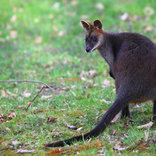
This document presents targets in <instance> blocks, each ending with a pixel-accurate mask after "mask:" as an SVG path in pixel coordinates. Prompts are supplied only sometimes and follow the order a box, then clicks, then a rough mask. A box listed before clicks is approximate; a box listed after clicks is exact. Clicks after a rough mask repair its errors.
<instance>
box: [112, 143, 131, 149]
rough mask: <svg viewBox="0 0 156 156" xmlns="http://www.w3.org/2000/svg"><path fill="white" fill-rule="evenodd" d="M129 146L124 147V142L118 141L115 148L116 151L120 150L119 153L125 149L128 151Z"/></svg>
mask: <svg viewBox="0 0 156 156" xmlns="http://www.w3.org/2000/svg"><path fill="white" fill-rule="evenodd" d="M128 147H129V146H124V145H123V143H122V142H120V141H118V142H117V143H116V144H115V146H114V149H115V150H118V151H123V150H125V149H127V148H128Z"/></svg>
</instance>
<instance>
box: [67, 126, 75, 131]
mask: <svg viewBox="0 0 156 156" xmlns="http://www.w3.org/2000/svg"><path fill="white" fill-rule="evenodd" d="M67 127H68V128H69V129H73V130H77V127H75V126H72V125H67Z"/></svg>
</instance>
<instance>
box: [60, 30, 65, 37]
mask: <svg viewBox="0 0 156 156" xmlns="http://www.w3.org/2000/svg"><path fill="white" fill-rule="evenodd" d="M64 35H66V31H63V30H61V31H59V33H58V36H60V37H62V36H64Z"/></svg>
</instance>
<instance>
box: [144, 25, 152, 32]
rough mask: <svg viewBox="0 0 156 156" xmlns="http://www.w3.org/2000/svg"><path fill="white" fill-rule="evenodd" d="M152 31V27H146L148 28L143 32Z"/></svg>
mask: <svg viewBox="0 0 156 156" xmlns="http://www.w3.org/2000/svg"><path fill="white" fill-rule="evenodd" d="M153 29H154V28H153V26H152V25H148V26H146V27H145V29H144V31H145V32H149V31H152V30H153Z"/></svg>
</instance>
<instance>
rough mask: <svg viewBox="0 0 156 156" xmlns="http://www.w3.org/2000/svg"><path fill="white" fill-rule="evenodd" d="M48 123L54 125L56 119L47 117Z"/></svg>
mask: <svg viewBox="0 0 156 156" xmlns="http://www.w3.org/2000/svg"><path fill="white" fill-rule="evenodd" d="M48 122H49V123H55V122H56V118H54V117H48Z"/></svg>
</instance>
